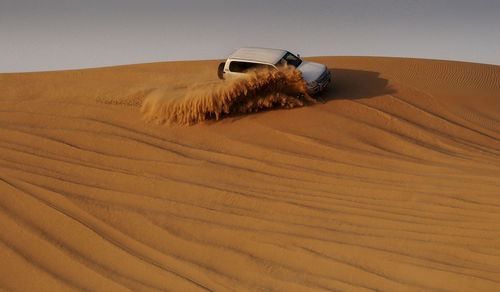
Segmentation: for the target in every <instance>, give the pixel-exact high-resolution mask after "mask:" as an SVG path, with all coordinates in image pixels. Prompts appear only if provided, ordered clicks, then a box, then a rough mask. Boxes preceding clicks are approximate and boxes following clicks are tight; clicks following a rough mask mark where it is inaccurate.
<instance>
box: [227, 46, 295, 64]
mask: <svg viewBox="0 0 500 292" xmlns="http://www.w3.org/2000/svg"><path fill="white" fill-rule="evenodd" d="M286 53H287V51H285V50H280V49H267V48H253V47H244V48H239V49H236V50H235V51H234V52H233V53H232V54H231V55H229V59H240V60H247V61H256V62H262V63H269V64H276V63H277V62H278V61H279V60H280V59H281V58H282V57H283V56H284V55H285V54H286Z"/></svg>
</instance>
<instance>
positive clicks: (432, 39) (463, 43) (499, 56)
mask: <svg viewBox="0 0 500 292" xmlns="http://www.w3.org/2000/svg"><path fill="white" fill-rule="evenodd" d="M241 46H260V47H274V48H284V49H288V50H290V51H292V52H295V53H297V52H298V53H300V54H301V55H302V56H320V55H328V56H330V55H353V56H357V55H362V56H403V57H419V58H433V59H450V60H463V61H470V62H481V63H490V64H497V65H500V0H490V1H489V0H450V1H446V0H441V1H440V0H401V1H396V0H281V1H278V0H277V1H272V0H178V1H160V0H137V1H133V0H0V47H1V54H0V72H16V71H17V72H19V71H41V70H56V69H68V68H86V67H98V66H107V65H119V64H131V63H143V62H156V61H170V60H195V59H222V58H225V57H226V56H227V55H228V54H229V53H230V52H231V51H232V50H233V49H235V48H237V47H241Z"/></svg>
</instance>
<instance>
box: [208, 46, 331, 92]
mask: <svg viewBox="0 0 500 292" xmlns="http://www.w3.org/2000/svg"><path fill="white" fill-rule="evenodd" d="M284 64H288V65H291V66H294V67H295V68H297V70H299V71H300V72H301V73H302V78H304V80H305V81H306V82H307V85H308V86H307V91H308V93H309V94H315V93H317V92H320V91H321V90H323V89H324V88H325V87H326V86H327V85H328V84H329V83H330V81H331V73H330V71H329V70H328V68H327V67H326V66H325V65H323V64H318V63H313V62H307V61H302V60H301V59H300V58H299V57H297V56H295V55H294V54H292V53H290V52H288V51H285V50H279V49H265V48H239V49H237V50H236V51H234V52H233V53H232V54H231V55H230V56H229V57H228V58H227V60H226V62H223V63H220V64H219V68H218V72H217V75H218V76H219V78H220V79H225V78H226V77H238V76H242V75H244V74H246V72H247V71H248V70H249V69H257V68H270V69H277V68H278V67H279V66H282V65H284Z"/></svg>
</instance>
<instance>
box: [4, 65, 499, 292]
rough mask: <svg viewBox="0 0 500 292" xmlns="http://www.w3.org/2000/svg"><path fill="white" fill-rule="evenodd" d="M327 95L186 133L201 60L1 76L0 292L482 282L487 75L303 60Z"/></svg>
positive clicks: (472, 287)
mask: <svg viewBox="0 0 500 292" xmlns="http://www.w3.org/2000/svg"><path fill="white" fill-rule="evenodd" d="M311 60H314V61H317V62H321V63H324V64H327V65H328V67H329V68H330V70H331V71H332V74H333V78H334V87H332V88H329V89H327V90H326V91H325V92H324V93H322V94H321V95H320V98H322V99H324V100H326V103H316V104H309V105H305V106H303V107H300V108H294V109H275V110H266V111H263V112H258V113H251V114H237V115H231V116H229V117H225V118H223V119H220V120H218V121H215V120H208V121H204V122H202V123H199V124H196V125H193V126H175V125H174V126H166V125H157V124H156V123H151V122H147V121H145V117H144V115H143V113H141V110H140V107H141V105H142V104H143V102H144V100H145V98H146V97H147V96H150V95H151V94H152V93H154V92H162V94H164V96H168V97H169V98H172V99H180V98H184V97H185V96H186V94H187V92H189V90H190V88H191V87H192V81H193V80H197V82H201V81H202V82H207V84H208V83H213V82H216V81H215V79H216V78H217V77H216V72H215V71H216V70H215V69H216V66H217V64H218V61H197V62H169V63H154V64H140V65H131V66H118V67H109V68H99V69H87V70H72V71H59V72H39V73H23V74H1V75H0V112H1V113H0V224H1V225H0V258H1V262H2V264H1V270H0V289H2V290H7V291H72V290H91V291H127V290H131V291H156V290H166V291H202V290H212V291H259V290H264V291H332V290H333V291H371V290H377V291H403V290H404V291H421V290H440V291H441V290H445V291H499V290H500V116H499V115H498V113H499V112H500V67H499V66H490V65H483V64H472V63H459V62H447V61H433V60H418V59H399V58H366V57H318V58H311Z"/></svg>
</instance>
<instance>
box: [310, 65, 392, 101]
mask: <svg viewBox="0 0 500 292" xmlns="http://www.w3.org/2000/svg"><path fill="white" fill-rule="evenodd" d="M328 69H329V70H330V72H331V74H332V82H331V83H330V85H329V86H328V87H327V88H325V90H323V91H322V92H320V93H318V94H317V95H315V96H314V97H315V98H316V99H318V100H320V101H324V102H328V101H330V100H335V99H361V98H370V97H375V96H379V95H384V94H391V93H395V92H396V90H394V89H393V88H391V86H389V81H388V80H387V79H384V78H380V73H379V72H374V71H363V70H352V69H336V68H328Z"/></svg>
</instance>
